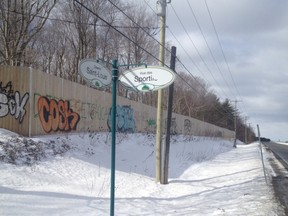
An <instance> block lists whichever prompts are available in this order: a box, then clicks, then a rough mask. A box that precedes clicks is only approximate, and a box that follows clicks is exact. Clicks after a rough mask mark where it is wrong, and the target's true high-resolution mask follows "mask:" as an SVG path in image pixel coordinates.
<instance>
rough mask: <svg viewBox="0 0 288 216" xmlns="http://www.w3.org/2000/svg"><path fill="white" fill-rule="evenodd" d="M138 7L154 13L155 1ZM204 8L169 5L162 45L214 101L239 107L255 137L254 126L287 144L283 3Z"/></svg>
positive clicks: (212, 1) (225, 2) (201, 1)
mask: <svg viewBox="0 0 288 216" xmlns="http://www.w3.org/2000/svg"><path fill="white" fill-rule="evenodd" d="M143 1H146V2H147V3H148V4H149V5H151V7H152V8H154V9H155V11H156V0H143ZM206 3H207V5H208V8H207V6H206V4H205V0H189V3H188V1H187V0H172V2H171V3H170V4H168V5H167V22H166V25H167V26H168V29H167V30H166V41H168V42H170V43H171V45H173V46H176V47H177V56H178V57H179V58H180V59H181V61H182V62H183V63H184V64H185V66H186V67H188V68H189V70H190V71H191V73H192V74H193V75H195V76H199V77H201V78H203V79H204V80H205V81H206V82H207V83H208V84H209V85H210V86H211V89H213V90H214V91H215V93H216V94H217V96H218V97H220V98H221V99H225V98H229V99H230V100H231V101H232V100H233V101H235V100H239V101H240V102H239V103H237V108H238V110H239V112H240V113H241V116H247V117H248V121H247V122H248V123H251V126H252V127H254V128H255V132H257V129H256V125H257V124H258V125H259V126H260V131H261V136H264V137H268V138H271V139H273V140H275V141H278V140H281V141H288V123H287V120H288V109H287V107H288V100H287V97H288V83H287V82H288V1H287V0H240V1H236V0H206ZM208 9H209V11H210V14H211V17H212V20H213V23H214V26H215V29H216V32H217V34H218V38H219V41H220V44H221V45H219V42H218V40H217V34H216V33H215V31H214V27H213V24H212V22H211V19H210V15H209V13H208ZM193 13H194V15H195V16H194V15H193ZM195 17H196V19H197V22H198V24H197V22H196V20H195ZM179 20H180V21H179ZM198 25H199V26H200V28H201V31H202V33H203V35H204V37H203V35H202V33H201V31H200V29H199V27H198ZM183 26H184V27H183ZM171 32H172V33H171ZM205 40H206V42H205ZM179 42H180V44H179ZM206 43H207V44H208V46H209V47H208V46H207V44H206ZM195 47H196V48H195ZM221 47H222V50H223V52H224V55H225V57H224V56H223V54H222V50H221ZM196 49H197V50H196ZM187 53H188V54H187ZM211 53H212V55H211ZM199 54H200V55H199ZM233 104H234V103H233Z"/></svg>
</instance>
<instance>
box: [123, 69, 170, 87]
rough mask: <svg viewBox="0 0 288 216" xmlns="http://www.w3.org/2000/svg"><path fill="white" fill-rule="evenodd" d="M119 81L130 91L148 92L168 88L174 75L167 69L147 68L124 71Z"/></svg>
mask: <svg viewBox="0 0 288 216" xmlns="http://www.w3.org/2000/svg"><path fill="white" fill-rule="evenodd" d="M119 80H120V81H121V83H122V84H123V85H124V86H125V87H128V88H131V89H132V90H136V91H142V92H148V91H155V90H158V89H161V88H165V87H167V86H169V85H170V84H172V83H173V82H174V80H175V74H174V72H173V71H172V70H170V69H169V68H165V67H160V66H148V67H141V68H133V69H131V70H128V71H125V72H123V74H122V75H121V76H120V77H119Z"/></svg>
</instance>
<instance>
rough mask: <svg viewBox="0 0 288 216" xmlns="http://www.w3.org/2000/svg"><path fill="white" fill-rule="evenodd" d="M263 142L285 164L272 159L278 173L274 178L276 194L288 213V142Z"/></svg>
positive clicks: (287, 213)
mask: <svg viewBox="0 0 288 216" xmlns="http://www.w3.org/2000/svg"><path fill="white" fill-rule="evenodd" d="M263 144H264V145H265V146H266V147H268V148H269V149H270V150H271V151H272V152H273V153H274V155H275V157H276V158H277V159H278V160H279V161H280V162H281V164H282V165H283V166H281V164H279V162H278V161H270V162H271V165H272V167H273V169H274V171H275V173H276V176H275V177H273V179H272V183H273V187H274V191H275V195H276V196H277V197H278V198H279V201H280V202H281V204H282V205H283V206H284V208H285V213H286V215H288V144H287V145H285V144H280V143H275V142H265V143H263Z"/></svg>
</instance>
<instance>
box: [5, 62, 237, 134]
mask: <svg viewBox="0 0 288 216" xmlns="http://www.w3.org/2000/svg"><path fill="white" fill-rule="evenodd" d="M111 100H112V96H111V94H110V93H107V92H104V91H99V90H96V89H93V88H90V87H87V86H83V85H80V84H77V83H74V82H71V81H68V80H64V79H62V78H59V77H56V76H53V75H49V74H46V73H43V72H39V71H36V70H33V69H32V68H23V67H10V66H0V128H5V129H8V130H11V131H14V132H17V133H19V134H22V135H24V136H35V135H41V134H51V133H67V132H80V131H109V130H110V127H111V116H110V110H111V103H112V101H111ZM116 110H117V123H116V128H117V131H119V132H125V133H126V132H127V133H136V132H146V133H155V131H156V108H154V107H151V106H148V105H145V104H141V103H138V102H135V101H131V100H128V99H125V98H122V97H117V108H116ZM165 116H166V112H165V111H164V118H163V121H164V122H163V125H165V124H166V118H165ZM163 129H164V128H163ZM171 132H172V134H187V135H188V134H190V135H197V136H221V137H224V138H233V137H234V132H233V131H230V130H227V129H224V128H220V127H218V126H215V125H212V124H209V123H206V122H202V121H199V120H196V119H193V118H190V117H185V116H182V115H179V114H175V113H173V115H172V127H171Z"/></svg>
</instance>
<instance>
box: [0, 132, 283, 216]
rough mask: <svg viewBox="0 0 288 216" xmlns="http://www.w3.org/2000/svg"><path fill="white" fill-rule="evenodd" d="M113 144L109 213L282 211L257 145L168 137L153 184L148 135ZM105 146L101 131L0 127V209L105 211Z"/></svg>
mask: <svg viewBox="0 0 288 216" xmlns="http://www.w3.org/2000/svg"><path fill="white" fill-rule="evenodd" d="M116 142H117V146H116V184H115V215H117V216H118V215H123V216H124V215H125V216H127V215H131V216H132V215H133V216H134V215H147V216H148V215H149V216H150V215H165V216H167V215H193V216H197V215H201V216H202V215H209V216H210V215H233V216H235V215H241V216H243V215H249V216H251V215H261V216H266V215H267V216H272V215H275V216H276V215H277V216H279V215H284V211H283V208H282V207H281V205H280V204H279V202H278V201H277V200H276V199H275V198H274V195H273V189H272V186H271V184H270V183H268V185H267V184H266V183H265V178H264V176H263V169H262V163H261V158H260V151H259V146H258V144H257V143H255V144H251V145H238V148H236V149H235V148H233V147H232V146H233V142H232V141H225V140H221V139H216V138H205V137H186V136H173V137H172V139H171V149H170V166H169V184H167V185H161V184H159V183H156V182H155V145H154V144H155V136H154V135H144V134H117V140H116ZM110 149H111V138H110V135H109V133H89V134H88V133H81V134H73V135H72V134H70V135H65V136H59V135H57V136H42V137H35V138H33V139H27V138H23V137H20V136H18V135H17V134H13V133H10V132H9V131H6V130H4V129H1V130H0V159H1V161H0V172H1V177H0V215H5V216H6V215H11V216H17V215H19V216H20V215H21V216H28V215H29V216H34V215H35V216H37V215H41V216H46V215H47V216H53V215H59V216H64V215H69V216H71V215H75V216H76V215H77V216H78V215H81V216H86V215H109V214H110V213H109V211H110ZM267 157H269V153H267V152H265V158H266V162H265V166H266V169H267V171H268V174H269V173H270V174H271V173H273V171H272V170H271V167H270V166H269V163H268V162H267ZM8 162H9V163H8ZM11 163H12V164H11ZM13 163H14V164H13ZM268 182H270V178H269V176H268Z"/></svg>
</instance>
